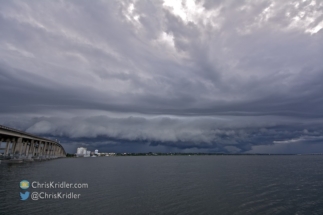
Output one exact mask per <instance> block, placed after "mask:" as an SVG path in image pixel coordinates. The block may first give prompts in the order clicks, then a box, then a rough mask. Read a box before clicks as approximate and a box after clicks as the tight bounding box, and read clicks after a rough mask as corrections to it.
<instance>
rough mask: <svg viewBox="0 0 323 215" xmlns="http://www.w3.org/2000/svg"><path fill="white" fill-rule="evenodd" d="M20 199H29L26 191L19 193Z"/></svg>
mask: <svg viewBox="0 0 323 215" xmlns="http://www.w3.org/2000/svg"><path fill="white" fill-rule="evenodd" d="M20 197H21V200H26V199H28V197H29V192H28V191H26V192H25V193H21V192H20Z"/></svg>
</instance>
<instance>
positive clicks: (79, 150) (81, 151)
mask: <svg viewBox="0 0 323 215" xmlns="http://www.w3.org/2000/svg"><path fill="white" fill-rule="evenodd" d="M86 153H87V151H86V148H84V147H79V148H77V151H76V156H77V157H84V155H86Z"/></svg>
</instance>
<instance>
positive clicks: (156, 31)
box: [0, 0, 323, 152]
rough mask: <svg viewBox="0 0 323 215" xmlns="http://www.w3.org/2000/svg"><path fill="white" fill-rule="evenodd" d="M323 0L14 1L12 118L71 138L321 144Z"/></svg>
mask: <svg viewBox="0 0 323 215" xmlns="http://www.w3.org/2000/svg"><path fill="white" fill-rule="evenodd" d="M322 8H323V4H322V3H321V2H320V1H314V0H313V1H309V0H308V1H284V2H281V1H274V0H263V1H256V2H247V1H239V2H231V1H196V2H194V1H184V2H181V3H176V2H174V1H151V2H144V1H95V2H88V1H59V2H58V1H57V2H52V1H43V2H41V3H39V1H28V2H24V1H14V2H12V1H7V2H2V3H1V8H0V29H2V30H1V33H0V90H1V105H0V112H1V115H0V120H1V123H2V124H6V125H11V126H13V127H16V128H20V129H23V130H26V131H28V132H32V133H36V134H39V135H47V136H51V137H53V138H55V137H57V138H61V139H64V141H65V142H66V146H67V147H70V146H72V145H73V144H74V145H75V144H76V145H77V143H79V144H80V143H84V144H90V143H91V144H90V147H92V146H93V147H94V146H98V147H99V146H100V147H104V146H106V145H108V146H111V147H112V146H113V147H119V148H118V150H127V149H128V150H130V151H138V150H151V151H154V150H162V151H172V150H175V149H176V150H177V149H178V150H182V151H185V150H197V151H198V150H205V151H229V152H245V151H261V150H263V151H266V150H267V151H273V150H277V151H278V152H288V151H293V150H291V149H288V147H287V148H286V147H280V145H279V144H282V143H285V145H293V144H296V143H297V144H298V145H297V150H298V151H300V152H301V151H302V150H304V152H305V151H306V152H308V150H306V149H308V148H311V147H309V146H308V145H306V144H305V142H306V143H307V144H312V143H313V144H314V143H315V144H316V145H317V144H318V145H317V147H314V148H312V149H311V150H314V149H315V150H318V148H320V145H319V143H322V139H320V137H321V136H322V129H321V126H322V117H323V111H322V110H323V99H322V96H321V94H322V92H323V84H322V80H323V63H322V58H323V42H322V41H323V30H322V28H323V13H322ZM304 131H308V133H306V132H305V133H304ZM106 143H107V144H106ZM111 143H113V144H112V145H111ZM303 143H304V144H303ZM277 145H278V146H279V147H277ZM261 147H263V148H261ZM270 147H271V148H270ZM112 149H113V148H111V150H112ZM114 149H116V148H114ZM293 152H294V151H293Z"/></svg>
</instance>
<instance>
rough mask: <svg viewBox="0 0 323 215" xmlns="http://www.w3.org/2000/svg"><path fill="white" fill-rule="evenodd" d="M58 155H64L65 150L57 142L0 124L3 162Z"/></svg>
mask: <svg viewBox="0 0 323 215" xmlns="http://www.w3.org/2000/svg"><path fill="white" fill-rule="evenodd" d="M1 151H2V152H1ZM59 157H66V152H65V150H64V148H63V146H62V145H61V144H59V143H58V142H56V141H53V140H49V139H46V138H42V137H38V136H35V135H32V134H28V133H26V132H23V131H19V130H16V129H13V128H8V127H6V126H2V125H0V159H1V160H2V161H3V162H12V163H15V162H16V163H21V162H23V161H34V160H47V159H52V158H59ZM1 160H0V162H1Z"/></svg>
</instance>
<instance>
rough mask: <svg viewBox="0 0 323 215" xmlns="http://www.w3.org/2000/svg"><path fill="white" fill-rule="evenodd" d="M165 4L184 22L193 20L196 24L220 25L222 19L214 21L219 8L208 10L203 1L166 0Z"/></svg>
mask: <svg viewBox="0 0 323 215" xmlns="http://www.w3.org/2000/svg"><path fill="white" fill-rule="evenodd" d="M163 6H164V7H165V8H166V9H168V10H169V11H170V12H172V13H173V14H174V15H176V16H178V17H180V18H181V19H182V20H183V22H184V23H186V24H187V23H188V22H193V23H195V24H204V25H206V24H211V25H212V26H213V27H219V25H220V20H219V19H218V20H217V22H214V18H215V17H217V16H218V15H219V9H220V8H217V9H214V10H206V9H205V8H204V7H203V4H202V3H199V4H197V3H196V2H195V1H194V0H177V1H175V0H164V3H163Z"/></svg>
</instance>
